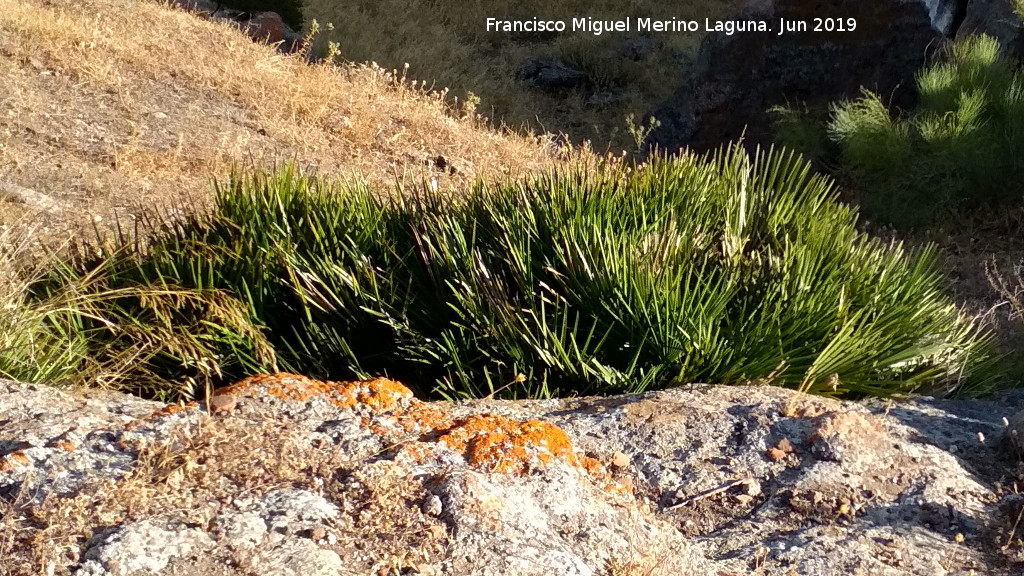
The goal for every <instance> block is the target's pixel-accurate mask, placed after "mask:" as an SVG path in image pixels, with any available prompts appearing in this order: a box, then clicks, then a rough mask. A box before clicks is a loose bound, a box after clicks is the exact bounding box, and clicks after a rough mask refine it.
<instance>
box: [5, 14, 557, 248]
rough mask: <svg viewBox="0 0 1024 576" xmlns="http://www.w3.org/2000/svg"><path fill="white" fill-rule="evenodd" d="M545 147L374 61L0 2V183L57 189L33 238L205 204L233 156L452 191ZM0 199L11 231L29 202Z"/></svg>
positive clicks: (196, 24) (142, 18)
mask: <svg viewBox="0 0 1024 576" xmlns="http://www.w3.org/2000/svg"><path fill="white" fill-rule="evenodd" d="M438 156H443V157H444V158H445V159H446V162H445V163H446V164H450V165H452V166H454V167H455V168H456V170H457V171H456V172H455V173H454V175H450V174H449V171H445V173H444V175H442V173H441V171H439V170H437V168H436V167H434V166H433V164H434V163H433V162H432V160H433V159H435V158H437V157H438ZM553 156H554V153H553V151H552V147H551V146H550V145H549V144H548V143H547V142H546V141H544V140H543V139H538V138H531V137H527V136H518V135H508V134H501V133H498V132H496V131H493V130H488V129H486V128H484V127H483V126H482V124H481V123H480V122H479V121H477V120H476V119H472V118H471V119H457V118H455V117H454V116H453V115H452V114H450V113H448V112H447V111H446V109H445V104H444V103H443V102H442V101H441V99H440V98H439V97H438V96H436V95H431V94H425V93H423V92H420V91H416V90H411V89H409V88H407V87H405V86H402V85H400V84H399V83H398V82H396V80H395V79H394V78H393V77H392V76H391V75H389V74H387V73H385V72H384V71H383V70H381V69H379V68H373V67H366V66H349V67H343V68H336V67H333V66H324V65H307V64H306V63H305V62H304V61H303V60H302V59H300V58H298V57H295V56H285V55H282V54H280V53H278V52H276V51H275V50H274V49H273V48H272V47H269V46H264V45H259V44H255V43H253V42H251V41H250V40H249V39H248V38H247V37H246V36H245V35H244V34H242V33H241V32H240V31H238V30H237V29H234V28H232V27H231V26H230V25H228V24H224V23H219V22H215V21H211V20H204V19H201V18H199V17H197V16H196V15H193V14H189V13H186V12H183V11H180V10H177V9H174V8H171V7H169V6H168V5H167V4H166V3H160V2H154V1H150V0H76V1H75V2H67V1H53V0H0V186H3V185H7V186H8V187H9V186H10V185H15V186H19V187H22V188H28V189H31V190H34V191H36V192H39V193H41V194H45V195H48V196H50V197H52V198H54V199H56V200H57V201H58V203H59V204H60V205H61V206H62V207H63V212H62V213H57V214H55V215H54V214H51V215H50V216H49V217H47V218H46V219H45V220H44V222H43V225H42V227H39V226H37V229H38V230H41V231H42V232H41V233H42V234H43V235H44V236H45V235H49V236H51V237H55V236H60V235H61V234H62V233H63V232H65V231H67V230H70V229H73V228H74V226H75V225H76V224H80V223H82V222H88V221H90V220H91V221H102V222H103V223H104V224H106V223H109V222H111V221H112V219H113V217H115V216H116V217H118V218H119V219H120V220H121V221H122V222H124V221H126V219H127V221H129V222H130V220H131V218H132V215H133V214H135V213H136V212H137V211H138V207H142V208H143V209H145V208H146V207H151V206H169V205H175V204H178V203H180V202H181V201H182V199H185V198H190V197H191V198H195V199H198V200H200V201H201V200H202V198H204V197H205V195H206V192H207V191H208V190H209V186H210V181H211V178H213V177H215V176H223V175H225V174H227V172H228V171H229V170H230V168H231V165H232V164H243V165H246V164H249V163H250V162H255V163H257V164H265V163H272V162H275V161H281V160H283V159H296V160H298V162H299V163H300V164H301V165H303V166H314V167H317V168H318V169H319V171H320V172H321V173H337V174H347V175H362V176H364V177H366V178H367V179H369V180H371V181H372V182H376V183H380V184H384V185H391V184H392V183H393V182H394V181H395V179H396V177H397V178H402V177H405V178H407V179H409V180H410V181H420V180H421V179H422V178H424V177H426V176H429V175H431V170H433V171H434V174H436V175H437V177H438V179H439V181H440V182H441V183H442V185H445V184H451V185H454V186H456V187H458V186H460V185H463V184H465V183H466V182H468V181H470V180H472V179H473V178H476V177H494V176H499V175H503V174H516V173H523V172H527V171H532V170H535V169H540V168H543V167H545V166H546V165H547V164H548V163H549V162H550V161H551V159H552V158H553ZM3 197H4V194H3V193H2V192H0V226H2V227H6V229H10V228H11V227H12V226H15V222H19V221H22V219H23V217H24V216H25V214H26V213H27V212H28V211H29V209H28V208H27V207H26V206H24V205H20V204H17V203H14V202H11V201H10V200H9V199H8V200H4V199H2V198H3ZM37 224H38V222H37ZM3 229H5V228H0V231H2V230H3Z"/></svg>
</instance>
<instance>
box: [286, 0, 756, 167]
mask: <svg viewBox="0 0 1024 576" xmlns="http://www.w3.org/2000/svg"><path fill="white" fill-rule="evenodd" d="M740 4H741V3H740V2H738V1H737V0H711V1H707V2H697V1H694V0H683V1H680V2H664V1H663V0H628V1H626V2H621V1H618V0H596V1H581V0H563V1H561V2H548V1H545V0H526V1H522V2H498V1H495V0H477V1H474V2H437V1H435V0H353V1H346V2H340V1H338V0H305V1H304V2H303V10H304V12H305V15H306V21H307V22H309V21H311V20H313V19H316V20H317V21H318V22H320V23H321V24H324V25H326V24H327V23H330V24H331V25H332V26H333V30H331V31H327V32H325V34H324V36H323V39H322V42H321V45H320V48H321V49H323V44H324V41H325V40H331V41H334V42H337V43H338V48H339V50H340V55H341V56H342V57H343V58H345V59H348V60H350V61H353V62H362V61H368V60H372V61H376V62H378V63H380V65H381V66H383V67H385V68H388V69H391V68H395V69H399V70H400V69H402V67H403V65H404V64H405V63H408V64H409V74H410V75H411V76H412V77H415V78H419V79H424V80H426V81H427V82H428V83H436V85H437V86H438V87H448V88H450V89H451V95H452V96H453V97H456V98H458V99H459V100H460V101H463V100H464V99H465V98H466V97H467V94H468V93H472V94H473V95H474V96H476V97H478V98H479V99H480V103H479V110H480V111H481V112H482V113H483V114H484V115H486V116H488V117H489V118H491V119H492V120H493V121H495V122H496V123H499V124H500V123H502V122H503V123H505V124H507V125H509V126H513V127H516V128H519V127H522V126H529V127H531V128H533V129H538V128H541V129H544V130H546V131H551V132H564V133H566V134H568V135H569V136H570V137H571V138H572V139H574V140H576V141H582V140H590V141H592V142H593V144H594V147H595V148H596V149H600V150H604V149H605V147H606V146H608V145H609V143H611V149H612V150H616V149H622V148H627V149H628V148H631V147H632V146H633V145H634V144H633V137H632V135H631V134H630V133H629V130H628V129H627V122H626V117H627V116H628V115H629V114H633V115H635V116H636V117H639V116H641V115H643V114H644V113H645V112H647V111H648V110H650V109H652V108H653V107H654V106H655V105H657V104H658V103H660V102H661V101H663V100H664V99H665V98H666V97H667V96H668V95H669V94H671V92H672V90H673V89H675V88H676V87H677V85H678V84H679V82H680V81H681V80H682V79H683V77H684V73H685V72H686V71H687V70H688V69H689V68H690V67H691V66H692V65H693V62H694V60H695V57H696V52H697V48H698V47H699V45H700V42H701V40H702V39H703V37H704V33H703V32H702V31H701V32H692V33H675V34H672V33H662V34H647V35H644V34H640V33H638V32H637V31H636V29H635V26H636V18H653V19H655V20H665V19H671V18H677V19H680V20H697V21H699V22H700V23H701V27H702V28H703V23H704V19H705V18H710V19H712V20H714V19H716V18H719V17H724V16H725V15H727V14H729V13H730V12H732V11H733V10H735V9H736V7H737V6H739V5H740ZM627 16H628V17H629V18H630V19H631V21H632V25H633V27H632V28H631V31H630V32H629V33H626V32H612V33H609V32H603V33H601V34H599V35H598V34H593V33H592V32H587V31H576V32H567V33H564V34H548V33H508V32H495V31H490V32H488V31H487V28H486V21H487V18H495V19H498V20H532V19H533V18H538V19H540V20H564V21H565V22H566V24H567V26H569V27H570V28H571V27H572V19H573V18H591V19H594V20H600V21H609V20H621V19H623V18H626V17H627ZM530 58H556V59H559V60H562V61H564V62H566V63H568V64H570V65H571V66H573V67H575V68H577V69H579V70H581V71H582V72H584V73H586V75H587V78H588V81H587V82H586V83H585V85H584V86H581V87H578V88H575V89H570V90H561V91H554V92H547V91H545V90H542V89H538V88H535V87H533V86H531V85H530V84H529V83H528V82H524V81H523V80H522V79H519V78H517V73H518V72H519V70H520V68H521V67H522V65H523V63H524V62H525V61H527V60H529V59H530Z"/></svg>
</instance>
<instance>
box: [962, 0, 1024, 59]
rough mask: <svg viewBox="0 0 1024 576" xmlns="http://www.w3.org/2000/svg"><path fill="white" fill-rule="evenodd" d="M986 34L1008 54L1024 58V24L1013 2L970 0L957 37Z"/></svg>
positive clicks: (1007, 0)
mask: <svg viewBox="0 0 1024 576" xmlns="http://www.w3.org/2000/svg"><path fill="white" fill-rule="evenodd" d="M978 33H984V34H988V35H989V36H992V37H993V38H995V39H996V40H998V41H999V45H1000V47H1002V49H1003V51H1004V52H1005V53H1006V54H1009V55H1012V56H1016V57H1018V58H1019V57H1021V56H1024V24H1022V23H1021V16H1019V15H1017V14H1016V13H1015V12H1014V8H1013V0H968V2H967V7H966V12H965V17H964V21H963V24H962V25H961V26H960V28H959V30H957V35H958V36H961V35H965V34H978Z"/></svg>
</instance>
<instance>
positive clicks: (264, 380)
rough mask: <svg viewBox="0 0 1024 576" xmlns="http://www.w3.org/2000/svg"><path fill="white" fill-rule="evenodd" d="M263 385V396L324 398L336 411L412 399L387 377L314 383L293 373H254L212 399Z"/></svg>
mask: <svg viewBox="0 0 1024 576" xmlns="http://www.w3.org/2000/svg"><path fill="white" fill-rule="evenodd" d="M260 385H265V386H266V389H267V393H268V394H271V395H273V396H277V397H278V398H283V399H285V400H295V401H298V402H305V401H307V400H310V399H312V398H325V399H326V400H327V401H328V402H330V403H331V404H334V405H335V406H337V407H339V408H352V407H354V406H356V405H357V404H363V405H365V406H368V407H369V408H371V409H373V410H375V411H378V410H379V411H383V410H393V409H395V408H397V407H399V406H401V405H402V404H403V402H404V403H408V402H409V401H411V400H413V393H412V390H409V389H408V388H406V387H405V386H403V385H402V384H400V383H398V382H395V381H394V380H389V379H387V378H374V379H372V380H364V381H357V382H331V381H325V380H314V379H312V378H307V377H305V376H298V375H296V374H288V373H284V372H281V373H277V374H257V375H256V376H250V377H248V378H245V379H243V380H240V381H238V382H236V383H235V384H232V385H231V386H228V387H226V388H220V389H218V390H216V391H215V392H214V395H215V396H219V395H222V394H231V395H241V394H244V393H245V392H247V391H249V390H251V389H252V388H255V387H256V386H260Z"/></svg>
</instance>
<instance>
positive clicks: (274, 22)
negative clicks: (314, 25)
mask: <svg viewBox="0 0 1024 576" xmlns="http://www.w3.org/2000/svg"><path fill="white" fill-rule="evenodd" d="M171 5H173V6H176V7H178V8H180V9H182V10H186V11H189V12H193V13H195V14H197V15H199V16H203V17H205V18H210V19H214V20H221V21H225V22H231V23H232V24H234V25H235V26H238V27H239V28H240V29H241V30H243V31H244V32H245V33H246V35H248V36H249V38H252V39H253V40H254V41H256V42H266V43H267V44H275V45H277V48H278V50H280V51H281V52H285V53H293V52H297V51H298V50H299V49H300V48H301V45H302V35H301V34H299V33H298V32H296V31H295V30H293V29H292V28H291V27H290V26H289V25H288V24H287V23H285V22H284V20H283V19H282V18H281V15H280V14H278V13H277V12H245V11H242V10H235V9H232V8H228V7H226V6H225V5H223V4H221V3H220V2H215V1H214V0H171Z"/></svg>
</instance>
